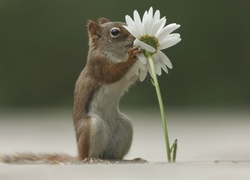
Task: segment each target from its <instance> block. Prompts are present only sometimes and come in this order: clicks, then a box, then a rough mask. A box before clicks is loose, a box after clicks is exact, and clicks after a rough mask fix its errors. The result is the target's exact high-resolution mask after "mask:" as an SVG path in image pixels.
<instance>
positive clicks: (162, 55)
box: [157, 51, 173, 69]
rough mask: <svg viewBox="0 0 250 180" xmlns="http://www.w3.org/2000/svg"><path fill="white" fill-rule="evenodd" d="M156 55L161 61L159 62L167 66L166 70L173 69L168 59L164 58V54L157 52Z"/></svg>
mask: <svg viewBox="0 0 250 180" xmlns="http://www.w3.org/2000/svg"><path fill="white" fill-rule="evenodd" d="M157 55H158V56H159V58H160V59H161V61H163V62H164V64H166V65H167V67H168V68H170V69H172V68H173V65H172V63H171V61H170V60H169V58H168V57H167V56H166V54H164V53H163V52H162V51H157Z"/></svg>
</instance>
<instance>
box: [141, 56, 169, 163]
mask: <svg viewBox="0 0 250 180" xmlns="http://www.w3.org/2000/svg"><path fill="white" fill-rule="evenodd" d="M145 54H146V56H147V58H148V61H149V65H150V68H151V72H152V76H153V81H154V86H155V90H156V94H157V98H158V102H159V106H160V111H161V119H162V124H163V130H164V137H165V144H166V150H167V157H168V162H171V149H170V145H169V138H168V130H167V122H166V115H165V110H164V105H163V102H162V97H161V91H160V86H159V83H158V79H157V75H156V72H155V67H154V62H153V59H152V56H151V54H150V52H147V51H146V52H145Z"/></svg>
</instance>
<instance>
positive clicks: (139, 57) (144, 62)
mask: <svg viewBox="0 0 250 180" xmlns="http://www.w3.org/2000/svg"><path fill="white" fill-rule="evenodd" d="M136 56H137V57H138V59H139V60H140V61H141V63H142V64H146V63H147V59H146V57H145V56H144V55H143V53H140V54H137V55H136Z"/></svg>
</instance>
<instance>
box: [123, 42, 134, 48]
mask: <svg viewBox="0 0 250 180" xmlns="http://www.w3.org/2000/svg"><path fill="white" fill-rule="evenodd" d="M133 46H134V43H130V44H128V45H126V46H125V47H126V48H132V47H133Z"/></svg>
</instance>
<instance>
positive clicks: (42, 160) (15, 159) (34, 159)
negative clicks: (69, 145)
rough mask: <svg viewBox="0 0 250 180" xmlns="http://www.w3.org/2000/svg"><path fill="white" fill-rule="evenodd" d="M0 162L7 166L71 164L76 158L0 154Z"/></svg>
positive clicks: (62, 155)
mask: <svg viewBox="0 0 250 180" xmlns="http://www.w3.org/2000/svg"><path fill="white" fill-rule="evenodd" d="M0 162H2V163H8V164H72V163H76V162H77V158H76V157H73V156H70V155H67V154H49V153H40V154H34V153H16V154H0Z"/></svg>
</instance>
